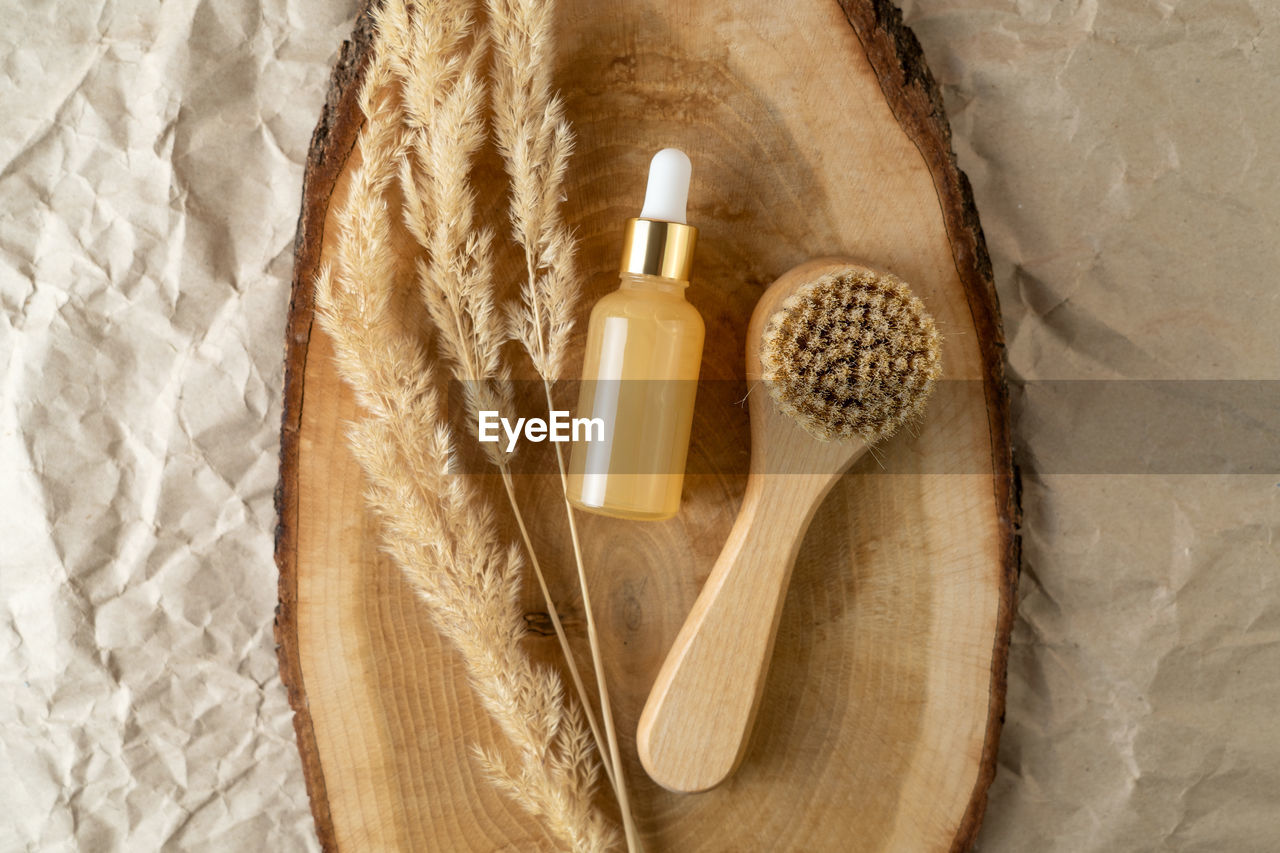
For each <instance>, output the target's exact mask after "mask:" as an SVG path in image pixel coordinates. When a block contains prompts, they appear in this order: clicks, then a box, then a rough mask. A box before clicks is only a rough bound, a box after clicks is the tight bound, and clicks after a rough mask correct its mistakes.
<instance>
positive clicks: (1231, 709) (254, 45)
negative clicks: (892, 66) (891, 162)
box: [0, 0, 1280, 853]
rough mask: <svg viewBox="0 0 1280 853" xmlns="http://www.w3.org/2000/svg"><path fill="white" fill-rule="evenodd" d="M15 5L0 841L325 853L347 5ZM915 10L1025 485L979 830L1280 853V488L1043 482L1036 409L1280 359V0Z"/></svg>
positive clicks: (1055, 843)
mask: <svg viewBox="0 0 1280 853" xmlns="http://www.w3.org/2000/svg"><path fill="white" fill-rule="evenodd" d="M0 6H2V7H3V8H2V11H3V12H4V15H3V18H4V20H5V25H4V27H3V28H0V115H3V116H4V119H3V123H0V304H2V305H3V314H2V315H0V356H2V360H0V364H2V365H3V377H2V378H0V389H2V390H0V500H2V503H0V543H2V544H0V850H3V851H9V850H42V851H43V850H95V851H96V850H114V849H128V850H151V849H160V848H164V849H182V850H233V849H244V850H302V849H314V848H315V847H316V841H315V837H314V832H313V828H312V824H311V817H310V814H309V811H308V805H307V799H306V792H305V789H304V787H303V781H302V773H301V767H300V764H299V761H298V757H297V753H296V749H295V746H294V740H293V730H292V725H291V720H290V712H289V708H288V703H287V701H286V699H285V693H284V689H283V687H282V686H281V684H280V680H279V676H278V674H277V669H276V658H275V652H274V644H273V639H272V634H271V623H272V616H273V610H274V606H275V595H276V576H275V570H274V566H273V562H272V557H271V551H272V533H273V528H274V524H275V518H274V512H273V508H272V490H273V488H274V486H275V481H276V465H277V460H276V451H277V444H278V438H277V433H278V426H279V417H280V402H281V383H282V370H281V356H282V340H283V329H284V318H285V311H286V303H287V292H288V281H289V276H290V271H291V248H292V240H293V232H294V224H295V220H296V217H297V212H298V204H299V193H300V187H301V177H302V164H303V161H304V158H305V155H306V148H307V143H308V139H309V136H310V133H311V129H312V127H313V126H314V123H315V120H316V118H317V116H318V114H319V109H320V105H321V103H322V101H323V98H324V92H325V88H326V84H327V78H328V73H329V68H330V65H331V63H332V61H333V59H334V58H335V56H336V50H337V47H338V45H339V44H340V42H341V40H342V39H343V37H345V35H346V34H347V32H348V31H349V29H350V24H351V20H352V16H353V13H354V9H355V3H354V2H352V0H341V1H340V2H338V0H324V2H319V0H317V2H305V3H304V2H297V0H258V2H254V1H253V0H179V2H165V3H164V4H154V3H146V2H141V0H120V2H112V0H93V2H84V0H59V1H58V2H28V3H18V2H15V0H6V2H3V3H2V4H0ZM904 12H905V15H906V19H907V22H908V23H909V24H910V25H911V26H913V27H914V28H915V30H916V32H917V34H918V35H919V37H920V39H921V41H922V43H923V44H924V48H925V54H926V56H927V57H928V59H929V61H930V64H931V66H932V68H933V71H934V74H935V75H936V76H937V77H938V79H939V81H940V82H941V83H942V84H943V88H944V93H945V96H946V101H947V108H948V113H949V115H950V118H951V122H952V128H953V130H954V132H955V140H954V144H955V147H956V149H957V152H958V154H959V158H960V163H961V166H962V167H963V168H964V169H965V170H966V171H967V172H968V174H969V176H970V178H971V179H972V181H973V184H974V190H975V194H976V197H977V201H978V207H979V210H980V212H981V214H982V220H983V225H984V227H985V230H986V235H987V241H988V246H989V248H990V250H991V254H992V259H993V262H994V265H995V274H996V283H997V286H998V288H999V290H1000V297H1001V303H1002V308H1003V311H1004V318H1005V327H1006V333H1007V337H1008V341H1009V359H1010V365H1009V367H1010V376H1011V378H1012V379H1013V380H1014V382H1015V391H1014V397H1015V402H1016V408H1015V433H1016V439H1017V442H1018V452H1019V459H1020V462H1021V464H1022V466H1023V487H1024V493H1023V506H1024V513H1025V518H1024V528H1023V536H1024V539H1023V547H1024V567H1023V574H1022V583H1021V589H1020V598H1021V601H1020V604H1019V611H1018V619H1017V624H1016V627H1015V632H1014V638H1013V648H1012V653H1011V658H1010V666H1009V704H1008V712H1007V722H1006V726H1005V731H1004V738H1003V741H1002V744H1001V752H1000V768H999V773H998V775H997V778H996V782H995V785H994V786H993V788H992V791H991V799H990V804H989V807H988V812H987V819H986V823H985V826H984V829H983V832H982V835H981V837H980V841H979V848H980V849H981V850H983V851H1024V850H1038V851H1064V853H1066V851H1072V852H1073V853H1074V851H1115V850H1126V851H1144V850H1152V851H1155V850H1171V849H1176V850H1188V851H1191V850H1204V851H1221V850H1231V851H1268V850H1273V849H1275V848H1276V846H1277V845H1280V808H1276V804H1277V802H1280V712H1278V710H1277V709H1280V572H1278V571H1277V569H1278V568H1280V554H1278V553H1277V551H1278V548H1277V543H1276V528H1277V525H1278V523H1280V489H1278V488H1277V479H1278V478H1277V476H1276V475H1275V474H1274V473H1270V474H1258V475H1232V476H1226V475H1208V474H1198V475H1192V474H1181V475H1151V474H1147V475H1141V474H1123V475H1122V474H1090V475H1081V474H1072V473H1070V472H1063V471H1059V470H1054V469H1053V466H1051V465H1045V464H1043V463H1042V462H1041V460H1042V458H1043V456H1044V454H1043V453H1038V448H1039V446H1040V445H1039V442H1040V441H1042V439H1041V438H1040V436H1041V435H1042V433H1041V431H1040V430H1039V428H1038V425H1039V424H1045V423H1051V422H1053V421H1054V420H1055V418H1058V417H1065V416H1066V415H1067V414H1069V413H1068V412H1066V411H1061V410H1057V411H1056V410H1055V407H1062V406H1065V405H1066V404H1065V403H1064V402H1062V401H1061V400H1055V398H1053V397H1045V396H1037V395H1036V394H1035V393H1034V388H1035V384H1034V383H1035V382H1036V380H1044V379H1108V380H1117V379H1162V380H1169V379H1175V380H1177V379H1249V380H1254V379H1277V378H1280V337H1278V336H1277V334H1276V331H1275V330H1276V329H1277V328H1280V300H1278V299H1277V296H1276V294H1277V283H1278V281H1277V272H1276V271H1277V269H1280V248H1278V247H1277V241H1276V239H1275V234H1276V230H1277V226H1280V193H1278V192H1277V187H1280V174H1278V173H1280V158H1277V157H1275V156H1274V155H1273V153H1272V149H1273V148H1274V139H1275V137H1276V135H1277V131H1278V130H1280V89H1278V88H1277V87H1276V85H1275V80H1277V79H1280V40H1278V39H1277V31H1278V26H1280V8H1276V7H1274V6H1272V5H1271V4H1267V3H1263V2H1255V3H1250V2H1247V0H1218V2H1213V3H1198V4H1188V3H1181V4H1174V3H1146V2H1136V0H1112V2H1107V3H1100V2H1094V0H1081V2H1072V0H1065V2H1047V0H908V2H906V3H905V6H904ZM1016 383H1029V385H1028V386H1027V389H1028V390H1026V391H1025V392H1022V391H1019V390H1017V385H1016Z"/></svg>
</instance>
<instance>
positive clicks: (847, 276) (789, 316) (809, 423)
mask: <svg viewBox="0 0 1280 853" xmlns="http://www.w3.org/2000/svg"><path fill="white" fill-rule="evenodd" d="M760 366H761V378H762V379H764V380H765V382H766V383H767V384H768V386H769V392H770V394H772V396H773V399H774V401H775V402H776V403H777V405H778V408H779V409H781V410H782V412H783V413H784V414H786V415H789V416H791V417H793V418H795V419H796V421H797V422H799V423H800V425H801V426H802V427H804V429H805V430H806V431H807V432H809V433H810V434H811V435H813V436H814V437H816V438H818V439H820V440H822V441H833V440H843V439H851V438H861V439H863V440H865V441H867V442H868V443H870V442H874V441H876V440H877V439H881V438H886V437H888V436H890V435H892V434H893V433H894V432H896V431H897V430H898V428H899V427H901V426H902V425H903V424H905V423H909V422H911V421H913V420H915V419H916V418H918V417H919V416H920V414H921V413H922V412H923V411H924V406H925V403H926V402H927V401H928V399H929V395H930V394H932V393H933V387H934V382H935V380H936V379H937V378H938V374H939V373H940V372H941V371H942V356H941V352H940V346H939V339H938V329H937V326H936V325H935V324H934V322H933V318H932V317H930V316H929V313H928V312H927V311H925V308H924V304H923V303H921V302H920V300H919V299H918V298H916V297H915V296H914V295H913V294H912V293H911V290H910V288H908V287H907V285H906V284H904V283H903V282H902V281H901V280H900V279H898V278H897V277H895V276H892V275H888V274H885V273H875V272H872V271H870V270H867V269H864V268H860V267H845V268H841V269H836V270H833V271H830V272H827V273H825V274H824V275H821V276H820V277H818V278H817V279H816V280H814V281H812V282H809V283H808V284H805V285H802V286H801V287H800V288H799V289H798V290H796V292H795V293H793V294H792V295H791V296H789V297H788V298H787V299H786V300H785V301H784V302H783V303H782V305H781V307H780V308H779V309H778V310H777V311H776V312H775V313H774V314H773V315H772V316H771V317H770V318H769V320H768V322H767V323H766V324H765V329H764V333H763V335H762V338H761V343H760Z"/></svg>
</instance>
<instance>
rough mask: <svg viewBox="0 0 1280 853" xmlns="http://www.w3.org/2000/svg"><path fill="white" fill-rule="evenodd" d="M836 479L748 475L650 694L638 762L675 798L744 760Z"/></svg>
mask: <svg viewBox="0 0 1280 853" xmlns="http://www.w3.org/2000/svg"><path fill="white" fill-rule="evenodd" d="M834 481H835V478H834V477H833V476H831V475H830V474H824V475H820V476H818V475H812V474H775V475H770V476H752V477H751V478H750V479H749V480H748V483H747V493H746V495H745V496H744V498H743V503H742V508H741V510H740V511H739V513H738V517H737V520H736V521H735V522H734V525H733V529H732V531H730V533H729V539H728V541H727V542H726V543H725V547H724V550H723V551H721V553H720V557H719V559H718V560H716V564H715V567H714V568H713V569H712V571H711V576H710V577H709V578H708V579H707V583H706V585H705V586H704V587H703V588H702V592H701V594H700V595H699V596H698V600H697V601H696V602H695V603H694V605H693V610H692V611H691V612H690V614H689V617H688V619H686V620H685V623H684V626H683V627H682V628H681V629H680V633H679V635H678V636H677V637H676V641H675V644H674V645H673V646H672V648H671V651H670V652H669V653H668V655H667V659H666V662H665V663H664V664H663V666H662V669H661V670H660V672H659V673H658V678H657V681H656V682H655V683H654V686H653V689H652V690H651V691H650V692H649V700H648V702H647V703H646V704H645V707H644V712H643V713H642V714H641V717H640V726H639V729H638V731H637V733H636V745H637V748H638V751H639V753H640V761H641V763H643V764H644V767H645V770H646V771H648V773H649V775H650V776H651V777H652V778H653V780H654V781H655V782H657V783H658V784H660V785H662V786H663V787H664V788H668V789H670V790H672V791H689V792H691V791H703V790H706V789H707V788H711V787H713V786H715V785H717V784H719V783H720V782H722V781H723V780H724V779H725V778H727V777H728V776H729V774H730V773H732V772H733V770H734V769H735V768H736V767H737V765H738V762H739V761H741V760H742V756H743V753H744V752H745V751H746V745H747V738H748V735H749V734H750V732H751V725H752V723H753V722H754V719H755V715H756V710H757V708H758V707H759V704H760V696H761V693H762V692H763V690H764V682H765V675H766V674H767V672H768V667H769V658H770V656H771V655H772V653H773V641H774V636H775V635H776V633H777V628H778V618H779V616H780V615H781V613H782V603H783V600H784V599H785V597H786V589H787V582H788V581H789V580H790V577H791V569H792V566H793V565H794V564H795V558H796V553H797V552H798V551H799V549H800V543H801V541H802V540H803V538H804V534H805V531H806V530H808V528H809V522H810V520H811V519H812V517H813V514H814V511H815V509H816V508H817V506H818V504H819V503H820V502H821V500H822V497H823V496H824V495H826V493H827V491H828V490H829V489H830V488H831V484H832V483H833V482H834Z"/></svg>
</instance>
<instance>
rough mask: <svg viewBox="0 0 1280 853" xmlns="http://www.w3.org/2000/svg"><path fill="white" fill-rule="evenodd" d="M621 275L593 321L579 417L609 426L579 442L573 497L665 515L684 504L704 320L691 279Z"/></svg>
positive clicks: (621, 513) (589, 505)
mask: <svg viewBox="0 0 1280 853" xmlns="http://www.w3.org/2000/svg"><path fill="white" fill-rule="evenodd" d="M621 277H622V286H621V287H619V288H618V290H616V291H614V292H613V293H611V294H609V295H608V296H605V297H604V298H603V299H601V300H600V301H599V302H597V303H596V305H595V307H594V308H593V309H592V311H591V320H590V324H589V326H588V328H587V346H586V355H585V359H584V361H583V368H582V380H583V381H582V386H581V391H580V394H579V398H578V409H577V411H576V412H575V413H574V416H575V417H577V418H600V419H601V420H603V422H604V430H603V433H604V434H603V437H602V438H603V440H596V441H585V440H578V441H576V442H575V443H574V445H573V450H572V453H571V455H570V460H569V500H570V501H571V502H572V503H573V505H574V506H576V507H578V508H579V509H583V510H587V511H589V512H596V513H601V514H604V515H611V516H615V517H618V518H627V519H634V520H653V521H657V520H661V519H664V518H670V517H671V516H673V515H675V514H676V512H677V510H679V508H680V490H681V487H682V486H683V484H684V467H685V458H686V456H687V455H688V451H689V429H690V427H691V426H692V424H693V403H694V397H695V394H696V392H697V384H698V369H699V367H700V366H701V362H702V339H703V334H704V326H703V323H702V317H701V316H700V315H699V314H698V311H697V309H696V308H694V307H693V306H692V305H690V304H689V303H688V301H687V300H686V299H685V297H684V291H685V288H686V287H687V286H688V284H689V283H688V282H687V281H681V280H679V279H673V278H666V277H663V276H657V275H644V274H638V273H628V272H624V273H622V276H621ZM597 432H598V431H597ZM591 437H592V438H601V437H600V436H598V435H592V436H591Z"/></svg>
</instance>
